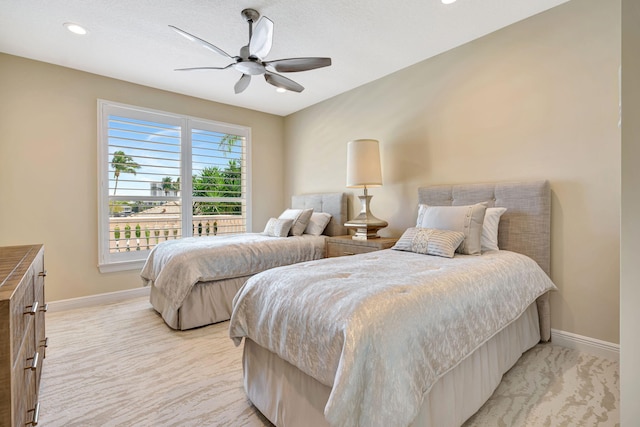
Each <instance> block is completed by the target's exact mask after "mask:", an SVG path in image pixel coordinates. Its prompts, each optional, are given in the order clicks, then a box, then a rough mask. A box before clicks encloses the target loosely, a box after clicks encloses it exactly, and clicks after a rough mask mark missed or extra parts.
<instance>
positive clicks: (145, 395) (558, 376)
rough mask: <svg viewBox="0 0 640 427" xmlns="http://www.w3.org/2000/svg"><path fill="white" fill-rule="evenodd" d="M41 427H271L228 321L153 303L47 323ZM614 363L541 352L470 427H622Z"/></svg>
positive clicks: (521, 365) (140, 301)
mask: <svg viewBox="0 0 640 427" xmlns="http://www.w3.org/2000/svg"><path fill="white" fill-rule="evenodd" d="M46 328H47V335H48V336H49V343H50V344H49V348H48V350H47V357H46V359H45V360H44V369H43V374H42V384H41V389H40V403H41V409H40V423H39V425H42V426H46V427H56V426H65V427H71V426H83V427H84V426H154V427H163V426H234V427H235V426H271V424H270V423H269V421H268V420H266V419H265V418H264V417H263V416H262V415H261V414H260V413H259V412H258V411H257V410H256V409H255V408H254V407H253V406H252V405H251V403H250V402H249V401H248V399H247V398H246V396H245V393H244V390H243V388H242V365H241V358H242V348H241V347H235V346H234V345H233V343H232V341H231V340H230V339H229V338H228V332H227V328H228V322H223V323H219V324H216V325H211V326H207V327H204V328H199V329H194V330H190V331H182V332H176V331H173V330H171V329H169V328H168V327H167V326H166V325H165V324H164V322H163V321H162V319H161V318H160V317H159V316H158V315H157V314H156V312H155V311H154V310H153V309H152V308H151V306H150V305H149V303H148V301H147V299H146V298H136V299H132V300H129V301H126V302H123V303H117V304H109V305H104V306H99V307H91V308H86V309H78V310H70V311H66V312H58V313H49V314H48V315H47V325H46ZM618 372H619V367H618V364H617V363H616V362H612V361H609V360H606V359H600V358H597V357H593V356H589V355H585V354H581V353H579V352H576V351H574V350H569V349H566V348H563V347H559V346H555V345H538V346H536V347H534V348H533V349H531V350H530V351H528V352H527V353H525V355H524V356H523V357H522V358H521V359H520V361H519V362H518V363H517V364H516V365H515V366H514V367H513V368H512V369H511V370H510V371H509V372H508V373H507V374H506V375H505V376H504V379H503V381H502V383H501V385H500V386H499V387H498V389H497V390H496V392H495V393H494V395H493V397H492V398H491V399H490V400H489V401H488V402H487V403H486V404H485V405H484V406H483V407H482V408H481V409H480V411H479V412H478V413H477V414H476V415H474V417H472V418H471V419H470V420H469V421H467V423H465V427H472V426H492V427H495V426H509V427H511V426H554V427H555V426H615V425H618V419H619V414H618V407H619V381H618Z"/></svg>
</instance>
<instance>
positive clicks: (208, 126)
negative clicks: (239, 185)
mask: <svg viewBox="0 0 640 427" xmlns="http://www.w3.org/2000/svg"><path fill="white" fill-rule="evenodd" d="M110 115H119V116H124V117H131V118H136V119H143V120H149V121H153V122H162V123H165V124H171V125H176V126H180V129H181V156H180V167H181V172H180V181H181V191H180V193H181V195H180V196H179V197H175V199H176V200H181V201H182V224H181V225H182V236H184V237H188V236H191V235H192V225H191V224H192V219H193V211H192V198H193V196H192V187H193V186H192V156H191V130H192V129H194V128H196V129H201V130H211V131H215V132H221V133H227V134H233V135H239V136H242V137H244V138H245V159H244V163H243V169H244V171H245V172H244V173H245V177H246V184H245V195H244V196H245V197H244V206H245V209H246V210H245V212H246V213H245V221H246V230H247V231H248V232H250V231H251V128H250V127H247V126H241V125H234V124H230V123H223V122H217V121H213V120H206V119H202V118H197V117H191V116H186V115H180V114H175V113H170V112H166V111H160V110H154V109H149V108H144V107H137V106H133V105H127V104H122V103H118V102H112V101H107V100H103V99H98V268H99V270H100V272H102V273H109V272H115V271H124V270H134V269H140V268H142V267H143V266H144V263H145V261H146V259H147V256H148V251H129V252H118V253H112V252H110V251H109V173H110V170H109V135H108V131H109V125H108V122H109V116H110ZM160 119H161V120H160Z"/></svg>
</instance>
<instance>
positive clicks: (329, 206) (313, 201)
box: [291, 193, 348, 236]
mask: <svg viewBox="0 0 640 427" xmlns="http://www.w3.org/2000/svg"><path fill="white" fill-rule="evenodd" d="M291 207H292V208H294V209H309V208H313V210H314V212H327V213H330V214H331V221H330V222H329V224H328V225H327V228H325V230H324V233H323V234H326V235H327V236H343V235H345V234H347V228H346V227H345V226H344V223H345V222H347V219H348V212H347V194H346V193H316V194H299V195H295V196H291Z"/></svg>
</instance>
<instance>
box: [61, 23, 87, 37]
mask: <svg viewBox="0 0 640 427" xmlns="http://www.w3.org/2000/svg"><path fill="white" fill-rule="evenodd" d="M63 25H64V27H65V28H66V29H67V30H69V31H71V32H72V33H73V34H79V35H81V36H83V35H85V34H87V30H86V29H84V27H82V26H81V25H78V24H74V23H73V22H65V23H64V24H63Z"/></svg>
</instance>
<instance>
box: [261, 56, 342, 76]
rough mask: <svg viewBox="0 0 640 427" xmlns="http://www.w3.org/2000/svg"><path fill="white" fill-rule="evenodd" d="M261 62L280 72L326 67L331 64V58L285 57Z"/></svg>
mask: <svg viewBox="0 0 640 427" xmlns="http://www.w3.org/2000/svg"><path fill="white" fill-rule="evenodd" d="M263 64H264V65H265V66H267V67H271V68H272V69H273V70H275V71H278V72H280V73H293V72H296V71H307V70H313V69H315V68H322V67H328V66H329V65H331V58H287V59H276V60H273V61H265V62H263Z"/></svg>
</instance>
